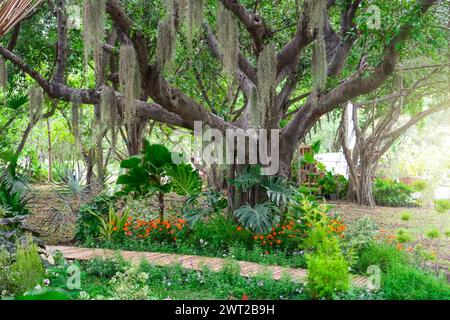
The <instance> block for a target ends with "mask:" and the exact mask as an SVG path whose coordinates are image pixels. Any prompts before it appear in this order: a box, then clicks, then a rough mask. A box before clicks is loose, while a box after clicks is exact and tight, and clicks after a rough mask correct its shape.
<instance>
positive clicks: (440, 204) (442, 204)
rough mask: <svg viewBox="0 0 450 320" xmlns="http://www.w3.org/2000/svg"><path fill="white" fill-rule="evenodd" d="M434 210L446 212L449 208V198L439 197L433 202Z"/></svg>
mask: <svg viewBox="0 0 450 320" xmlns="http://www.w3.org/2000/svg"><path fill="white" fill-rule="evenodd" d="M434 204H435V206H436V211H437V212H439V213H446V212H447V211H449V210H450V199H440V200H436V201H435V202H434Z"/></svg>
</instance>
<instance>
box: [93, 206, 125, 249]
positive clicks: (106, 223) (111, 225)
mask: <svg viewBox="0 0 450 320" xmlns="http://www.w3.org/2000/svg"><path fill="white" fill-rule="evenodd" d="M89 213H90V214H92V215H93V216H94V217H96V218H97V219H98V221H99V223H100V224H99V230H98V231H99V234H100V237H101V238H102V239H103V240H105V241H108V242H109V241H111V240H113V235H114V233H115V232H120V233H122V231H124V228H125V225H126V223H127V221H128V215H129V213H128V212H127V211H124V212H122V211H116V210H115V209H114V207H113V206H112V205H111V206H110V208H109V212H108V216H107V217H106V218H105V217H103V216H102V215H100V214H97V213H95V212H93V211H89ZM117 234H119V233H117Z"/></svg>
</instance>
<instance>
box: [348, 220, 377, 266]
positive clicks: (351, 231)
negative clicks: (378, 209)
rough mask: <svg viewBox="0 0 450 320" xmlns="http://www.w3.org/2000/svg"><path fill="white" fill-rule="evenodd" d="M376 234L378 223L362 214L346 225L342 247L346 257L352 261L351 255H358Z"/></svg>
mask: <svg viewBox="0 0 450 320" xmlns="http://www.w3.org/2000/svg"><path fill="white" fill-rule="evenodd" d="M377 234H378V225H377V224H376V223H375V222H374V221H373V220H372V219H370V218H369V217H368V216H364V217H362V218H360V219H358V220H356V221H354V222H352V223H350V224H348V226H347V230H346V231H345V232H344V239H343V241H342V247H343V250H344V253H345V255H346V257H347V258H348V259H349V260H350V262H351V263H352V264H353V263H354V261H353V260H354V257H353V255H355V254H356V255H358V254H360V252H362V251H364V250H366V248H367V247H368V246H369V245H371V244H372V243H373V241H374V239H375V236H376V235H377Z"/></svg>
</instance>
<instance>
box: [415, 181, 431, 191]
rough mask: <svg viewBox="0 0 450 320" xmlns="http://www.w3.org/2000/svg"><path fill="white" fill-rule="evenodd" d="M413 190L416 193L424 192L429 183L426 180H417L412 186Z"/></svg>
mask: <svg viewBox="0 0 450 320" xmlns="http://www.w3.org/2000/svg"><path fill="white" fill-rule="evenodd" d="M411 188H412V189H413V190H414V191H415V192H423V191H425V189H426V188H427V182H426V181H424V180H416V181H414V182H413V183H412V184H411Z"/></svg>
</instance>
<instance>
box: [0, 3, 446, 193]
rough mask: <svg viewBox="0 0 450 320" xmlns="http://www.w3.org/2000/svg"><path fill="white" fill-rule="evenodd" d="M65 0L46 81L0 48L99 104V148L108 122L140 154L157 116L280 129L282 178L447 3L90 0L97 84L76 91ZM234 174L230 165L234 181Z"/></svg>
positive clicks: (53, 90)
mask: <svg viewBox="0 0 450 320" xmlns="http://www.w3.org/2000/svg"><path fill="white" fill-rule="evenodd" d="M69 2H70V4H74V2H75V3H76V2H77V1H68V0H55V1H47V2H46V3H45V4H44V6H43V7H42V9H41V10H48V11H49V12H50V13H52V14H53V15H54V16H55V18H54V19H53V23H54V24H55V29H56V33H57V41H56V43H55V46H56V50H55V52H56V55H55V57H54V66H55V67H54V68H53V69H52V70H54V71H53V74H52V75H51V77H44V76H43V75H42V74H40V73H39V72H38V71H37V69H36V67H35V66H36V65H38V64H39V62H38V61H32V62H26V61H25V60H24V59H22V58H21V56H22V55H24V54H26V53H25V52H14V46H10V47H9V48H6V47H3V46H1V47H0V55H1V56H2V57H3V58H4V60H7V61H9V62H10V63H12V64H14V65H15V66H16V67H18V68H19V69H20V70H22V71H23V72H25V73H26V74H28V75H29V76H30V77H32V78H33V79H34V80H35V81H36V82H37V84H38V85H39V86H40V87H41V88H42V89H43V90H44V92H45V94H46V95H47V96H48V97H50V98H54V99H61V100H65V101H68V102H72V103H73V102H74V101H78V102H81V103H82V104H85V105H93V106H94V109H95V117H96V123H98V130H96V132H97V134H98V140H97V141H98V143H97V144H98V145H100V146H101V142H102V138H103V137H104V134H105V131H107V130H108V129H109V128H112V129H111V130H112V131H113V133H114V131H115V130H117V128H118V127H119V128H125V129H126V135H127V143H128V146H129V152H130V154H133V153H137V151H138V150H139V143H140V141H141V135H142V132H143V127H144V126H145V123H146V122H147V121H148V120H150V119H151V120H156V121H159V122H162V123H166V124H169V125H171V126H176V127H183V128H188V129H193V128H194V121H203V123H204V124H205V125H208V126H209V127H212V128H215V129H218V130H220V131H222V132H225V131H226V130H227V129H239V128H240V129H248V128H257V129H258V128H265V129H281V134H280V140H279V148H280V168H279V171H278V173H277V174H278V175H282V176H289V175H290V173H291V172H290V171H291V162H292V159H293V155H294V152H295V150H296V148H297V145H298V143H299V141H301V140H302V139H304V137H305V135H306V134H307V133H308V132H309V130H310V129H311V128H312V127H313V126H314V125H315V124H316V122H317V121H318V120H319V119H320V118H321V117H322V116H323V115H325V114H327V113H330V112H332V111H334V110H336V109H340V108H342V107H343V106H344V105H345V104H346V103H347V102H348V101H351V100H358V99H359V97H361V96H364V95H367V94H370V93H372V92H374V91H375V90H377V89H379V88H380V87H382V86H383V85H384V84H385V83H386V82H387V81H388V80H389V79H391V77H392V75H393V74H394V73H395V72H396V68H397V63H398V61H399V59H400V58H402V57H403V56H405V55H407V56H418V55H419V54H421V53H422V52H421V51H420V50H421V49H423V48H427V49H429V50H433V49H430V46H429V43H428V42H429V39H428V38H427V33H429V32H430V30H431V31H432V32H434V33H436V34H437V33H438V32H437V31H436V30H438V29H436V28H433V27H430V26H431V25H432V24H431V23H430V21H433V19H434V18H435V16H434V15H435V14H436V13H434V12H431V13H428V12H429V11H430V8H432V7H433V6H434V7H439V6H443V5H444V3H443V2H441V1H438V0H415V1H388V0H379V1H363V0H303V1H301V0H282V1H276V2H275V1H274V2H272V1H254V0H209V1H207V0H165V1H162V2H160V1H156V0H154V1H151V0H127V1H125V0H124V1H119V0H95V1H93V0H85V1H84V2H83V6H84V14H83V22H84V25H83V33H82V35H78V36H82V38H83V45H84V53H83V54H84V57H85V58H84V61H85V63H84V64H85V72H86V73H87V74H89V73H91V74H92V69H93V71H94V75H95V81H90V82H89V81H86V83H85V85H84V87H82V88H80V87H73V86H70V85H68V82H67V78H68V76H69V70H70V59H68V57H71V54H72V53H73V51H74V50H75V49H73V47H72V46H71V42H73V41H74V40H73V39H69V38H68V28H67V10H66V6H67V5H68V3H69ZM373 5H376V6H378V8H380V9H381V14H382V15H381V16H380V17H378V16H373V14H376V13H377V12H376V11H377V10H373V7H370V6H373ZM369 9H370V10H369ZM378 18H381V23H380V24H379V25H378V26H377V24H378V23H376V22H377V21H375V23H374V21H373V20H374V19H375V20H377V19H378ZM47 21H48V20H47ZM369 21H370V23H369ZM34 23H38V22H37V21H34ZM70 35H71V37H72V36H73V34H72V33H70ZM26 36H27V37H34V36H35V35H32V34H27V35H26ZM442 45H443V43H442V42H440V43H438V44H437V45H436V46H442ZM445 45H446V44H445ZM46 63H50V64H53V62H48V61H46ZM111 88H112V90H111ZM105 101H109V102H108V103H105ZM111 101H113V102H111ZM102 102H103V103H102ZM105 124H106V125H105ZM239 170H241V168H240V167H239V166H231V168H230V177H231V178H233V177H234V176H235V175H236V173H238V172H239ZM247 192H254V193H258V192H260V190H258V188H255V190H249V191H247ZM241 198H243V199H244V198H246V199H249V198H251V199H262V198H261V197H259V196H254V197H241ZM255 201H256V202H258V200H255Z"/></svg>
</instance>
